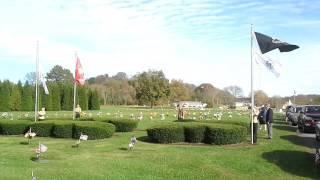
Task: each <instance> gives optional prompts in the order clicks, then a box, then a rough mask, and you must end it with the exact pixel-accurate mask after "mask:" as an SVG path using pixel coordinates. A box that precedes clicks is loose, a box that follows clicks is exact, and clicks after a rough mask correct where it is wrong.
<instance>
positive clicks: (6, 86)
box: [0, 81, 10, 111]
mask: <svg viewBox="0 0 320 180" xmlns="http://www.w3.org/2000/svg"><path fill="white" fill-rule="evenodd" d="M0 111H10V82H9V81H4V82H3V83H1V86H0Z"/></svg>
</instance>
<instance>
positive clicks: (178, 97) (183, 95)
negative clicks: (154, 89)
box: [170, 79, 191, 101]
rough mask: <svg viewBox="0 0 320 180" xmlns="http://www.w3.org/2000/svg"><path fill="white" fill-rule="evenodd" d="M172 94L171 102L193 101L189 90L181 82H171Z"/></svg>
mask: <svg viewBox="0 0 320 180" xmlns="http://www.w3.org/2000/svg"><path fill="white" fill-rule="evenodd" d="M170 92H171V93H170V100H171V101H185V100H190V99H191V96H190V94H189V91H188V88H187V87H186V86H185V84H184V83H183V81H181V80H174V79H173V80H171V83H170Z"/></svg>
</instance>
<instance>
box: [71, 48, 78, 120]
mask: <svg viewBox="0 0 320 180" xmlns="http://www.w3.org/2000/svg"><path fill="white" fill-rule="evenodd" d="M75 57H76V68H75V70H74V87H73V110H72V113H73V115H72V119H73V120H74V118H75V108H76V93H77V83H76V70H77V53H75Z"/></svg>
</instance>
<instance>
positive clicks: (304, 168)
mask: <svg viewBox="0 0 320 180" xmlns="http://www.w3.org/2000/svg"><path fill="white" fill-rule="evenodd" d="M262 157H263V158H264V159H266V160H268V161H269V162H270V163H273V164H276V165H277V166H278V167H279V168H281V169H282V170H283V171H285V172H287V173H290V174H292V175H296V176H300V177H307V178H311V179H319V178H320V173H319V169H317V167H316V166H315V164H314V155H313V154H312V153H307V152H301V151H290V150H276V151H271V152H265V153H263V154H262Z"/></svg>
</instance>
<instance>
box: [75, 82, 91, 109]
mask: <svg viewBox="0 0 320 180" xmlns="http://www.w3.org/2000/svg"><path fill="white" fill-rule="evenodd" d="M77 91H78V98H77V102H78V104H79V105H80V107H81V109H82V110H88V94H87V87H79V86H78V90H77Z"/></svg>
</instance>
